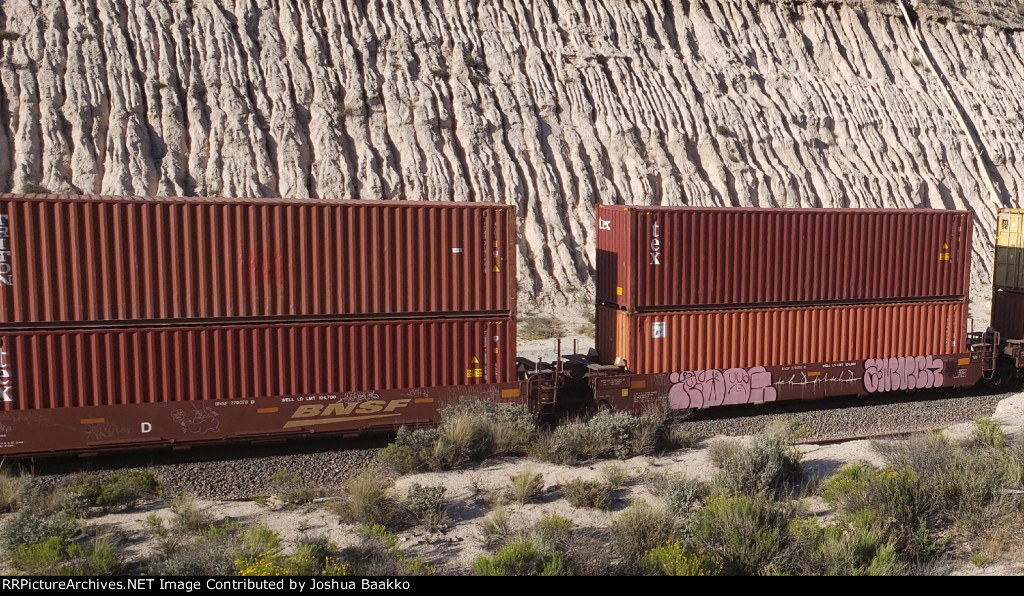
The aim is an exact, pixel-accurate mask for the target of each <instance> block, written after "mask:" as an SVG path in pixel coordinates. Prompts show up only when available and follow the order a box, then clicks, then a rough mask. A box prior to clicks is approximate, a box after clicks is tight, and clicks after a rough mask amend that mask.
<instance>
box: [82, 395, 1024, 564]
mask: <svg viewBox="0 0 1024 596" xmlns="http://www.w3.org/2000/svg"><path fill="white" fill-rule="evenodd" d="M994 419H996V420H998V421H999V422H1000V423H1001V424H1002V425H1003V428H1004V429H1005V430H1006V431H1007V432H1008V433H1011V434H1016V435H1017V436H1020V433H1021V432H1024V393H1020V394H1017V395H1015V396H1013V397H1011V398H1009V399H1006V400H1004V401H1003V402H1001V403H1000V405H999V407H998V409H997V411H996V413H995V415H994ZM971 426H972V425H970V424H963V425H958V426H955V427H951V428H949V429H947V430H946V431H945V432H947V433H948V434H949V435H950V436H951V437H954V438H963V437H966V436H968V435H969V434H970V432H971V430H972V429H971ZM714 440H715V439H708V440H705V441H703V442H701V443H699V444H698V445H697V446H695V447H694V448H691V449H685V450H681V451H677V452H673V453H669V454H666V455H663V456H659V457H635V458H632V459H629V460H626V461H624V462H621V463H622V464H623V465H624V466H626V468H627V469H628V470H629V471H630V475H631V476H632V478H633V481H632V482H630V483H629V484H628V485H627V486H625V487H624V488H622V489H621V490H618V491H616V493H615V495H614V497H615V501H614V503H613V506H612V508H611V510H609V511H602V510H594V509H577V508H575V507H572V506H571V505H570V504H569V503H568V501H567V500H566V499H564V498H561V497H560V494H559V493H560V490H559V488H560V486H561V485H564V484H565V483H566V482H568V481H570V480H572V479H574V478H585V479H587V478H594V479H600V477H601V472H602V467H604V466H606V465H610V463H609V462H601V463H596V464H594V465H586V466H578V467H569V466H557V465H550V464H545V463H541V462H536V461H533V460H528V459H521V458H510V459H498V460H492V461H487V462H484V463H483V464H482V465H480V466H479V467H477V468H474V469H469V470H461V471H456V472H444V473H424V474H414V475H409V476H404V477H401V478H399V479H398V480H397V481H396V484H395V494H396V495H403V496H404V495H405V493H406V490H407V488H408V486H409V485H411V484H412V483H414V482H415V483H419V484H420V485H424V486H428V485H443V486H444V487H445V488H446V489H447V491H446V497H447V499H448V502H449V507H448V510H447V513H448V516H449V523H448V526H447V528H445V529H444V530H443V531H438V532H426V531H424V530H423V529H422V528H413V529H410V530H407V531H403V532H401V533H400V534H399V546H400V548H402V549H403V551H405V552H406V553H408V554H416V555H421V556H423V557H424V558H426V559H427V560H428V561H430V562H432V563H433V564H435V565H436V567H437V568H438V572H439V573H441V574H445V575H455V574H460V573H465V572H467V570H468V569H469V567H470V564H471V562H472V560H473V559H474V558H475V557H476V556H477V555H479V554H482V553H484V552H485V551H484V549H483V546H482V542H481V540H480V537H481V534H480V522H481V520H483V518H484V516H485V515H486V514H487V513H488V511H490V509H491V508H490V504H489V502H488V500H487V499H486V498H485V497H486V495H487V494H488V492H493V491H500V490H502V489H504V488H505V487H507V486H508V485H509V481H510V477H511V476H512V475H514V474H517V473H519V472H521V471H524V470H529V471H532V472H535V473H540V474H542V475H543V481H544V486H545V489H544V495H545V496H544V498H543V499H542V501H541V502H539V503H535V504H529V505H518V504H509V505H507V507H508V511H509V513H510V514H511V519H512V520H513V523H514V525H515V526H516V527H519V528H525V527H527V526H529V525H530V523H531V522H532V521H534V520H536V519H538V518H540V517H542V516H544V515H546V514H549V513H556V514H559V515H563V516H566V517H569V518H571V519H573V520H574V522H575V527H576V528H605V527H607V526H608V524H609V522H610V521H611V520H612V519H613V518H615V517H616V516H617V515H619V514H620V513H621V511H622V510H623V509H624V508H625V507H626V506H628V504H629V503H631V502H634V501H636V500H637V499H646V500H648V501H651V502H655V501H657V498H656V497H654V496H652V495H651V493H650V491H649V488H648V484H647V483H646V482H645V480H649V479H650V478H651V477H652V476H653V475H654V474H658V473H666V472H667V473H673V474H683V475H688V476H691V477H699V478H708V477H710V476H711V475H712V474H713V473H714V472H715V471H716V470H715V468H714V466H713V465H712V464H711V463H710V460H709V457H708V454H707V449H706V447H707V446H708V445H709V444H710V443H711V441H714ZM738 440H742V439H738ZM800 449H801V451H802V452H803V455H804V459H803V461H804V466H805V468H804V469H805V474H808V475H812V476H816V477H825V476H828V475H830V474H831V473H833V472H835V471H836V470H837V469H838V468H839V467H840V466H841V465H843V464H844V463H847V462H851V461H855V460H864V461H869V462H873V463H876V464H881V463H883V461H882V460H881V458H880V457H879V455H878V454H877V453H876V452H875V451H874V450H873V449H872V446H871V443H870V442H869V441H854V442H848V443H843V444H838V445H802V446H800ZM200 506H201V507H202V508H204V509H206V510H207V511H208V512H209V513H210V514H212V515H213V516H215V517H216V518H224V517H230V518H232V519H234V520H236V521H238V522H241V523H243V524H249V523H256V522H260V523H263V524H266V525H267V526H269V527H270V528H272V529H274V530H276V531H277V532H279V533H280V535H281V537H282V538H283V540H284V543H285V544H286V545H291V544H294V541H295V539H296V538H298V537H299V536H300V535H301V534H303V533H307V534H313V535H326V536H327V537H329V538H330V539H331V540H334V541H335V542H337V543H338V544H339V545H340V546H345V545H348V544H353V543H354V542H355V540H356V537H357V534H356V533H355V528H354V527H353V526H350V525H349V524H343V523H341V522H340V521H339V519H338V518H337V516H335V515H334V514H332V513H330V512H329V511H327V510H326V509H325V508H324V507H322V506H316V505H310V506H303V507H294V506H293V507H291V508H285V507H280V506H276V505H275V504H274V503H273V501H271V503H270V504H268V505H264V506H260V505H258V504H257V503H255V502H228V501H208V502H200ZM805 506H806V507H807V508H808V510H809V511H810V512H812V513H816V514H820V515H827V514H828V509H827V507H826V506H825V505H824V504H823V503H821V502H818V501H816V500H814V499H811V500H809V501H808V502H806V503H805ZM153 512H155V513H156V514H157V515H159V516H161V517H164V518H168V519H169V518H170V517H171V513H170V511H169V510H168V509H166V508H165V507H164V503H153V504H151V505H150V506H148V507H144V508H142V509H139V510H136V511H133V512H130V513H121V514H112V515H106V516H103V517H99V518H95V519H92V520H91V521H90V523H91V524H92V525H93V526H94V527H96V528H97V529H98V530H100V531H111V532H117V533H119V534H121V535H123V536H124V537H125V538H126V542H127V544H128V546H127V549H126V550H125V554H126V556H127V557H129V558H130V559H131V558H138V557H142V556H144V555H146V554H147V553H148V552H149V551H150V549H151V548H153V542H152V541H151V540H150V539H148V536H147V535H146V533H145V531H144V525H143V522H144V520H145V518H146V517H147V516H148V515H149V514H151V513H153ZM1022 555H1024V554H1021V553H1017V554H1014V553H1010V554H1009V555H1008V556H1006V557H1004V560H1001V561H995V562H992V563H989V564H986V565H985V566H983V567H977V566H974V565H972V564H970V563H969V562H966V561H965V562H964V563H963V565H962V566H960V567H958V568H957V570H956V571H955V574H957V575H1024V556H1022Z"/></svg>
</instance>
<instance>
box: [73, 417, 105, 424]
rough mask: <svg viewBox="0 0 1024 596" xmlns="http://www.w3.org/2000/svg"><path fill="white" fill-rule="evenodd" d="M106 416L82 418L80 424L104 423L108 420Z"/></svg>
mask: <svg viewBox="0 0 1024 596" xmlns="http://www.w3.org/2000/svg"><path fill="white" fill-rule="evenodd" d="M106 421H107V420H106V418H82V419H81V420H79V423H80V424H103V423H104V422H106Z"/></svg>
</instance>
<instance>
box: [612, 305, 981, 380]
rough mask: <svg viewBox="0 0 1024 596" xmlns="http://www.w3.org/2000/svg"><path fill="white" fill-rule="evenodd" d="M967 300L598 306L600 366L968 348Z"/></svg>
mask: <svg viewBox="0 0 1024 596" xmlns="http://www.w3.org/2000/svg"><path fill="white" fill-rule="evenodd" d="M966 312H967V309H966V307H965V304H964V302H962V301H961V302H915V303H901V304H864V305H848V306H806V307H781V308H756V309H754V308H751V309H730V310H701V311H668V312H657V313H633V314H631V313H628V312H626V311H623V310H618V309H615V308H611V307H607V306H598V307H597V325H596V343H597V350H598V353H599V355H600V362H601V363H602V364H616V360H617V359H622V360H624V361H625V363H626V366H627V369H628V370H629V371H630V372H635V373H640V374H654V373H670V372H675V371H686V370H692V371H697V370H710V369H717V370H725V369H729V368H737V367H752V366H787V365H796V364H811V363H832V362H845V361H855V360H863V359H867V358H890V357H900V356H924V355H932V356H939V355H944V354H956V353H960V352H963V351H964V345H963V341H964V336H965V333H966V325H967V318H966Z"/></svg>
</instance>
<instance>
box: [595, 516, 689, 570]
mask: <svg viewBox="0 0 1024 596" xmlns="http://www.w3.org/2000/svg"><path fill="white" fill-rule="evenodd" d="M610 530H611V535H612V546H613V547H614V548H615V549H616V552H618V554H619V555H620V556H621V557H622V559H623V563H622V566H623V568H624V570H625V571H626V572H642V571H643V569H644V567H645V565H646V560H647V553H649V552H650V551H651V550H652V549H654V548H657V547H658V545H661V544H664V543H666V542H668V541H669V540H672V539H674V538H675V537H676V532H677V526H676V523H675V520H674V519H673V517H672V513H671V512H670V511H668V510H667V509H665V508H661V507H654V506H652V505H651V504H649V503H647V502H646V501H644V500H642V499H641V500H638V501H636V502H634V503H633V504H632V505H631V506H630V507H629V509H627V510H625V511H623V512H622V513H621V514H619V516H618V517H616V518H614V519H612V522H611V527H610Z"/></svg>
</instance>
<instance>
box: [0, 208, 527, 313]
mask: <svg viewBox="0 0 1024 596" xmlns="http://www.w3.org/2000/svg"><path fill="white" fill-rule="evenodd" d="M0 224H2V225H0V241H2V243H3V246H4V247H5V248H3V251H4V252H3V255H4V257H6V260H3V262H0V328H4V329H28V328H39V327H45V326H50V327H72V326H87V325H92V326H109V325H113V324H118V325H125V326H140V325H148V324H151V323H153V322H157V321H159V322H160V323H161V324H162V323H164V322H177V323H181V324H188V323H195V322H199V321H202V320H217V322H218V323H223V322H224V319H230V320H235V321H244V320H255V319H263V318H266V317H271V318H276V319H277V320H282V321H284V320H289V319H291V320H294V319H297V318H298V319H302V318H305V319H307V320H316V319H328V318H336V319H340V318H346V317H349V318H351V317H362V318H383V317H391V316H406V317H412V316H424V315H433V314H436V313H445V314H446V315H458V314H473V315H477V314H490V315H495V316H497V315H500V314H510V313H512V312H514V310H515V296H516V272H515V263H516V255H515V250H516V249H515V246H516V244H515V217H514V210H513V207H511V206H508V205H502V204H495V203H462V202H440V201H400V200H394V201H385V200H381V201H342V200H321V199H303V200H284V199H187V198H149V197H147V198H139V197H134V198H125V197H101V196H84V197H83V196H72V197H69V196H42V195H32V196H19V195H0Z"/></svg>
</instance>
